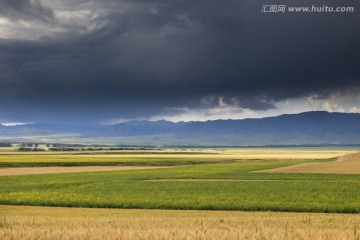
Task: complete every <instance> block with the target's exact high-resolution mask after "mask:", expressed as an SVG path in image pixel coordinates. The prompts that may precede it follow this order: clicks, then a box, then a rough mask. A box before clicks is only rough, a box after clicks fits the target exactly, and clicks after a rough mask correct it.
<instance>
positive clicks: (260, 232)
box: [0, 206, 360, 240]
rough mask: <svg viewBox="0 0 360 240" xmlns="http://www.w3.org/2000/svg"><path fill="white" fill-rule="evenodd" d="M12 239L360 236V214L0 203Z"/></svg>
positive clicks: (4, 231) (3, 231)
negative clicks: (142, 208) (104, 207)
mask: <svg viewBox="0 0 360 240" xmlns="http://www.w3.org/2000/svg"><path fill="white" fill-rule="evenodd" d="M0 213H1V218H0V236H1V239H3V240H10V239H18V240H25V239H39V240H45V239H53V240H58V239H59V240H60V239H61V240H67V239H104V240H106V239H135V240H137V239H185V240H189V239H218V240H226V239H279V240H287V239H314V240H318V239H334V240H335V239H336V240H337V239H359V238H360V231H359V228H360V215H349V214H321V213H311V214H309V213H279V212H239V211H237V212H232V211H227V212H224V211H173V210H134V209H131V210H124V209H84V208H73V209H69V208H49V207H23V206H0Z"/></svg>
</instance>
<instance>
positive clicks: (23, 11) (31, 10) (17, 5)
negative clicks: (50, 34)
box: [0, 0, 54, 22]
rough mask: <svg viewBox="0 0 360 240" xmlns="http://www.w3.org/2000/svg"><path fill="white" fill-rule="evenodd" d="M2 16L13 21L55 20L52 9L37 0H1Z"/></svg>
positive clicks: (0, 9)
mask: <svg viewBox="0 0 360 240" xmlns="http://www.w3.org/2000/svg"><path fill="white" fill-rule="evenodd" d="M0 16H2V17H6V18H9V19H11V20H13V21H18V20H23V21H32V20H38V21H44V22H51V21H53V20H54V13H53V11H52V9H51V8H49V7H46V6H44V5H43V4H41V2H40V1H37V0H2V1H1V2H0Z"/></svg>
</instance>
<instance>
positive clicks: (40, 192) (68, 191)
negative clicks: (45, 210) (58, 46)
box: [0, 150, 360, 213]
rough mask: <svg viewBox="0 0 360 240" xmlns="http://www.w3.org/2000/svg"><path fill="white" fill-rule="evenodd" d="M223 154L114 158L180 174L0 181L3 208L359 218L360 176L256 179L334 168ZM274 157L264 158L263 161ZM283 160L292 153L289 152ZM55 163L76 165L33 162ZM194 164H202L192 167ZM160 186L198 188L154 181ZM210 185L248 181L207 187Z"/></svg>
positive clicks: (162, 172) (25, 177)
mask: <svg viewBox="0 0 360 240" xmlns="http://www.w3.org/2000/svg"><path fill="white" fill-rule="evenodd" d="M231 151H234V150H231ZM222 154H223V155H224V156H222V157H220V158H219V157H218V156H217V157H215V156H216V155H214V154H212V155H211V156H213V157H212V158H211V157H209V158H205V157H204V156H201V155H194V156H193V157H191V155H186V156H185V155H181V156H178V155H176V156H173V155H169V156H167V155H165V156H164V155H161V156H158V155H157V156H153V157H152V158H150V157H149V156H148V155H144V156H133V157H130V158H128V156H123V157H122V158H121V157H119V156H118V155H116V156H114V155H111V156H112V157H114V158H112V157H110V158H111V159H112V160H114V159H116V160H117V161H118V162H121V161H123V162H128V161H129V162H131V161H133V162H135V163H141V164H142V163H145V162H146V163H148V164H150V163H151V164H154V163H156V164H159V162H160V163H165V162H171V164H174V165H178V166H176V167H173V168H166V169H151V170H134V171H126V172H125V171H124V172H121V171H118V172H91V173H90V172H89V173H85V172H84V173H76V174H75V173H67V174H48V175H23V176H6V177H5V176H3V177H0V204H6V205H37V206H62V207H93V208H95V207H96V208H98V207H101V208H139V209H140V208H141V209H187V210H246V211H287V212H332V213H360V175H349V174H348V175H341V174H299V173H259V172H254V171H259V170H264V169H271V168H277V167H285V166H290V165H294V164H300V163H307V162H314V161H317V162H319V161H321V162H324V161H330V159H285V158H284V159H267V158H263V159H237V157H235V158H234V155H235V156H238V155H240V154H239V152H238V153H233V154H227V156H226V157H225V155H226V154H224V153H222ZM268 154H269V153H267V152H264V155H265V156H267V155H268ZM284 154H285V155H286V154H289V153H286V152H284ZM297 154H298V153H297ZM306 154H308V153H306ZM209 156H210V155H209ZM15 157H19V156H17V155H16V156H15ZM25 157H26V155H25ZM37 157H38V156H37ZM54 157H59V158H55V160H54V161H58V162H64V159H66V161H68V162H71V157H70V155H66V156H41V157H39V158H36V157H34V158H31V160H30V161H32V162H34V163H36V161H37V162H41V161H44V159H47V160H48V159H51V158H54ZM313 157H316V155H313ZM108 158H109V156H105V157H104V158H102V155H101V156H92V159H96V160H97V162H101V161H103V159H108ZM72 159H73V160H72V161H73V162H77V161H78V160H80V159H81V160H84V163H87V162H86V159H87V158H86V156H81V155H77V156H74V157H73V158H72ZM234 159H235V160H236V161H235V162H234V161H233V160H234ZM45 161H46V160H45ZM193 161H198V162H201V163H202V164H194V165H186V164H187V163H189V162H193ZM208 161H210V162H211V164H210V163H209V162H208ZM13 162H14V163H16V161H13ZM159 179H160V180H161V179H199V180H198V181H149V180H159ZM201 179H203V180H204V181H201ZM208 179H228V180H232V179H235V180H248V181H208ZM251 180H253V181H251ZM258 180H277V181H258Z"/></svg>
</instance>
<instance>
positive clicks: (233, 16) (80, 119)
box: [0, 0, 360, 124]
mask: <svg viewBox="0 0 360 240" xmlns="http://www.w3.org/2000/svg"><path fill="white" fill-rule="evenodd" d="M264 4H269V1H268V0H266V1H265V0H92V1H88V0H1V1H0V122H66V123H102V124H111V123H116V122H121V121H126V120H129V119H149V120H158V119H167V120H171V121H188V120H202V121H203V120H208V119H227V118H233V119H236V118H247V117H263V116H273V115H278V114H282V113H297V112H302V111H311V110H327V111H340V112H360V44H359V43H360V2H359V1H358V0H316V1H315V0H312V1H311V0H305V1H285V0H273V1H271V4H284V5H286V6H311V5H316V6H322V5H324V4H325V5H328V6H335V7H336V6H345V7H347V6H351V7H354V9H355V11H354V12H353V13H289V12H286V13H261V9H262V5H264Z"/></svg>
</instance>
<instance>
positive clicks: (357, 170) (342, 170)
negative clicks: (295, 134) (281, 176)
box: [260, 153, 360, 174]
mask: <svg viewBox="0 0 360 240" xmlns="http://www.w3.org/2000/svg"><path fill="white" fill-rule="evenodd" d="M260 172H269V173H336V174H360V153H351V154H348V155H345V156H340V157H338V158H337V160H336V161H332V162H316V163H303V164H298V165H293V166H287V167H281V168H275V169H268V170H263V171H260Z"/></svg>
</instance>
